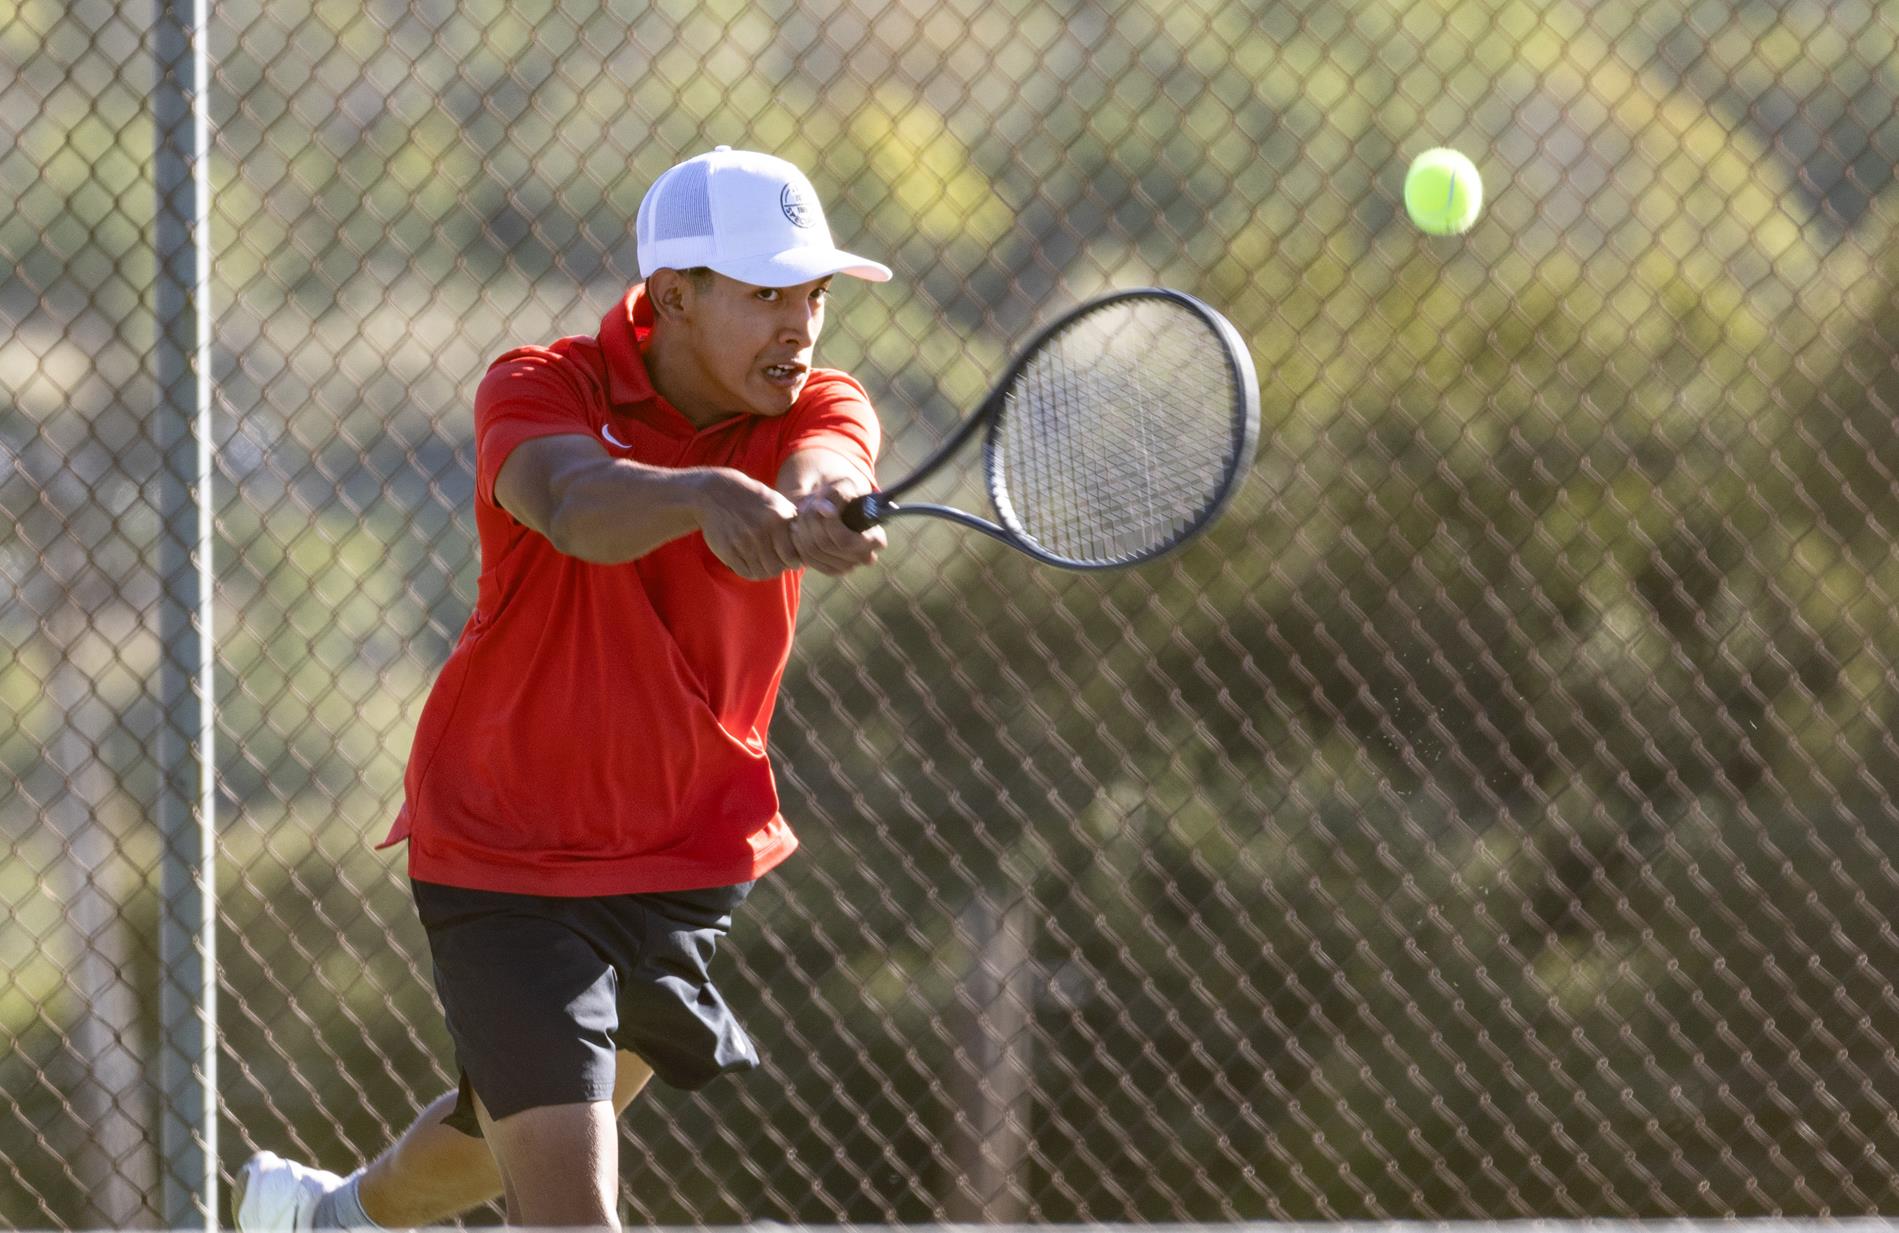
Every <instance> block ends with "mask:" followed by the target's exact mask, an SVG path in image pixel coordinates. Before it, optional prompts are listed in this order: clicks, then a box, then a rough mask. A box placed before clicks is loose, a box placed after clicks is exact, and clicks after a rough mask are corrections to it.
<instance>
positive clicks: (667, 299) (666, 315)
mask: <svg viewBox="0 0 1899 1233" xmlns="http://www.w3.org/2000/svg"><path fill="white" fill-rule="evenodd" d="M692 291H693V286H692V280H691V279H690V278H687V277H686V275H685V274H684V272H682V271H680V270H654V271H653V273H652V274H651V275H650V276H649V277H648V278H647V280H646V298H647V300H648V301H650V302H651V303H652V305H653V315H654V316H655V317H658V318H660V319H662V320H675V321H676V320H678V319H679V318H681V317H683V316H685V315H686V312H687V310H688V309H690V308H691V307H692Z"/></svg>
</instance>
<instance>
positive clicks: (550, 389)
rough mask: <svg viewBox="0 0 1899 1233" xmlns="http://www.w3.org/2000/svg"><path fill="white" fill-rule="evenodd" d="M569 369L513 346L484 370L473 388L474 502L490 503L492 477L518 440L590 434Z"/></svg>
mask: <svg viewBox="0 0 1899 1233" xmlns="http://www.w3.org/2000/svg"><path fill="white" fill-rule="evenodd" d="M574 367H575V365H574V363H573V361H572V360H570V359H568V358H567V357H566V356H564V355H563V354H562V353H561V352H559V351H556V350H551V349H549V348H546V347H521V348H517V349H516V350H513V351H510V352H508V353H507V354H506V355H504V356H502V357H501V358H500V359H498V360H496V361H495V362H494V363H493V364H492V365H490V366H489V368H488V373H487V375H486V376H484V377H483V378H482V379H481V385H480V386H479V387H478V388H477V389H476V390H475V498H476V500H478V501H481V502H484V503H486V504H488V505H494V503H495V477H496V476H497V475H499V474H501V464H502V463H504V462H506V461H507V460H508V455H509V454H511V453H513V452H514V448H515V446H517V445H519V444H521V443H522V442H523V441H529V440H532V439H533V438H535V437H558V436H573V435H578V436H589V437H590V436H592V435H593V429H592V426H591V424H590V423H589V420H588V415H587V401H588V400H587V394H586V390H585V388H584V385H583V384H582V382H581V380H580V377H579V375H578V374H577V373H575V372H573V371H572V369H573V368H574Z"/></svg>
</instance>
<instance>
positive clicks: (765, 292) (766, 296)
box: [758, 287, 778, 304]
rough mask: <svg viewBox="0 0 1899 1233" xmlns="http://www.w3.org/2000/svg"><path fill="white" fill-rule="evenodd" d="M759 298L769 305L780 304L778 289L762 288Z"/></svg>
mask: <svg viewBox="0 0 1899 1233" xmlns="http://www.w3.org/2000/svg"><path fill="white" fill-rule="evenodd" d="M758 298H759V299H761V300H763V301H765V303H767V304H775V303H777V302H778V288H776V287H760V288H759V289H758Z"/></svg>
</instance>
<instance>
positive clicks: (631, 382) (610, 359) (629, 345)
mask: <svg viewBox="0 0 1899 1233" xmlns="http://www.w3.org/2000/svg"><path fill="white" fill-rule="evenodd" d="M652 332H653V306H652V304H651V303H649V302H648V301H647V299H646V284H645V283H635V284H633V288H632V290H630V291H628V292H627V293H626V295H625V296H624V297H623V298H622V299H621V300H620V301H619V302H618V303H617V304H615V305H614V306H613V307H612V308H611V309H608V310H607V315H606V317H605V319H603V320H602V321H601V322H600V351H601V354H603V355H605V356H606V358H607V402H608V403H609V404H610V405H611V406H612V407H613V409H614V410H615V411H626V412H630V411H633V410H634V407H635V404H638V403H644V402H663V401H664V400H663V399H661V398H660V397H659V395H658V394H657V393H656V392H655V391H654V389H653V381H652V378H650V377H648V376H647V375H646V356H645V354H644V353H643V352H642V351H641V350H640V347H641V345H642V344H643V343H645V341H646V339H647V337H648V336H649V335H651V334H652ZM670 409H671V408H668V410H670Z"/></svg>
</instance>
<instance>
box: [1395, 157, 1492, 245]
mask: <svg viewBox="0 0 1899 1233" xmlns="http://www.w3.org/2000/svg"><path fill="white" fill-rule="evenodd" d="M1483 208H1484V182H1483V180H1482V179H1480V178H1479V177H1478V175H1477V167H1476V165H1475V164H1473V163H1472V162H1471V161H1470V160H1469V159H1467V158H1465V157H1464V156H1463V155H1462V154H1459V153H1458V152H1457V151H1455V150H1447V149H1444V148H1442V147H1439V148H1438V149H1435V150H1426V151H1425V152H1424V153H1422V154H1420V155H1418V156H1417V157H1416V158H1414V159H1412V160H1411V170H1409V171H1407V172H1405V173H1404V209H1405V213H1407V214H1409V215H1410V216H1411V221H1412V222H1414V223H1416V224H1417V225H1418V230H1420V231H1425V232H1429V233H1430V234H1431V235H1461V234H1463V233H1464V232H1466V231H1469V230H1470V225H1471V224H1472V223H1474V222H1476V221H1477V213H1478V211H1480V210H1482V209H1483Z"/></svg>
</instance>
